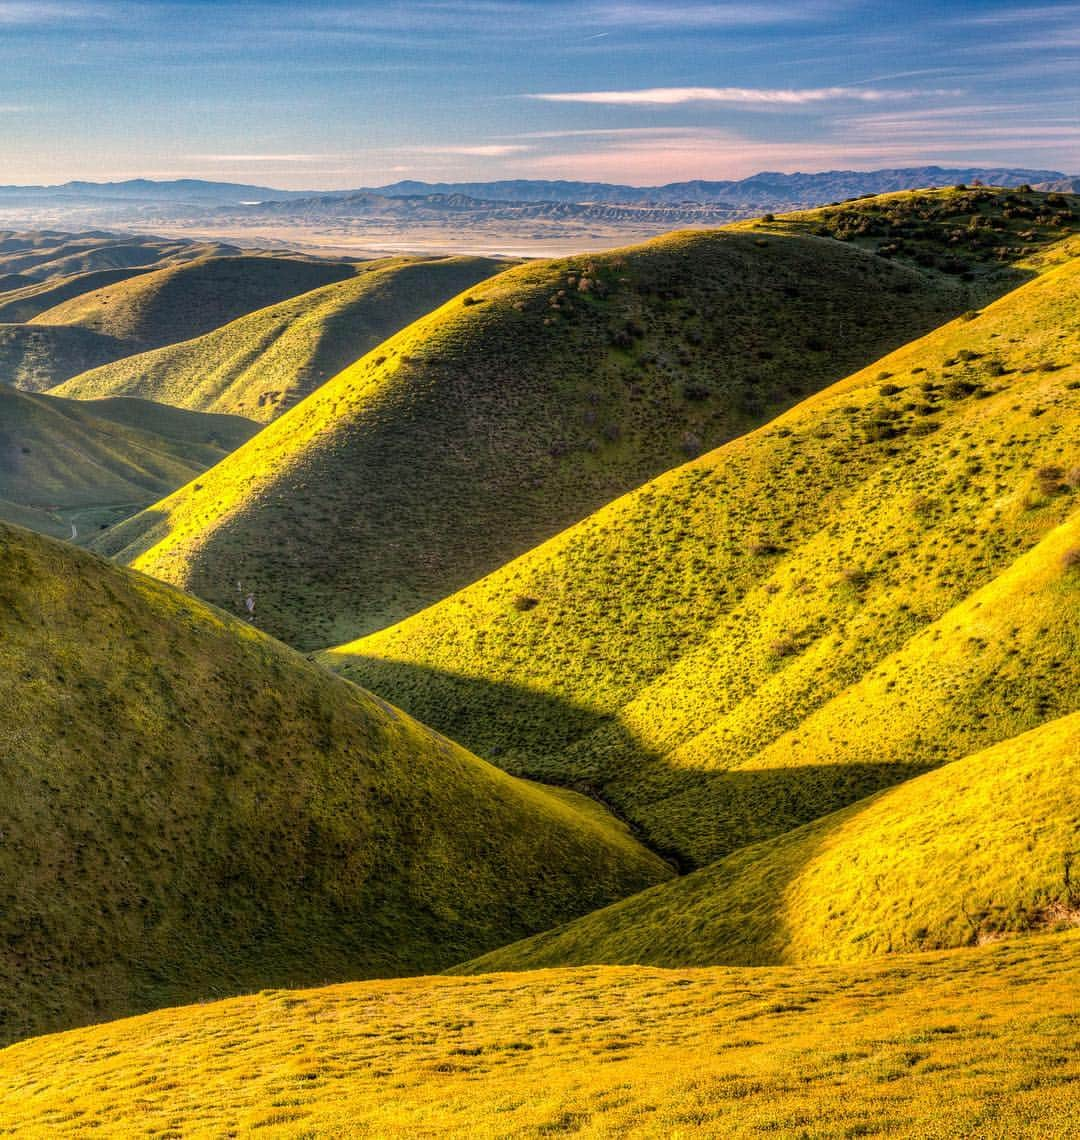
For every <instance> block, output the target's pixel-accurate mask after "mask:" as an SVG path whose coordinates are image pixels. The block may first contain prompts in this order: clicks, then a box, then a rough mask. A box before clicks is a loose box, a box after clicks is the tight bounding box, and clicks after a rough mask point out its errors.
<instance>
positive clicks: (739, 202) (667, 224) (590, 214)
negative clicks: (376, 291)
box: [0, 166, 1080, 256]
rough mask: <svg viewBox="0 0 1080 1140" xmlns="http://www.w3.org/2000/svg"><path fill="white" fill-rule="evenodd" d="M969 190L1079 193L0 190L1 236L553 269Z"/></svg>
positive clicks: (529, 184) (934, 169)
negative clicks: (54, 234)
mask: <svg viewBox="0 0 1080 1140" xmlns="http://www.w3.org/2000/svg"><path fill="white" fill-rule="evenodd" d="M972 183H982V184H984V185H988V186H1010V187H1016V186H1022V185H1025V184H1029V185H1032V186H1036V187H1039V188H1044V189H1054V190H1058V191H1061V192H1065V193H1070V192H1075V191H1076V188H1077V187H1078V186H1080V178H1076V177H1072V176H1069V175H1066V174H1062V173H1061V172H1060V171H1056V170H1027V169H1023V168H1013V167H998V168H989V167H941V166H920V167H907V168H902V169H888V170H873V171H856V170H834V171H825V172H822V173H817V174H799V173H797V174H782V173H779V172H776V171H764V172H762V173H759V174H754V175H752V176H751V177H749V178H743V179H741V180H739V181H737V182H709V181H703V180H700V179H698V180H694V181H690V182H672V183H668V184H667V185H664V186H626V185H619V184H614V183H608V182H566V181H544V180H534V179H514V180H504V181H495V182H416V181H404V182H394V183H391V184H389V185H387V186H377V187H361V188H359V189H355V190H328V191H316V190H276V189H272V188H270V187H266V186H251V185H244V184H235V183H231V182H204V181H200V180H198V179H179V180H175V181H170V182H155V181H152V180H150V179H144V178H140V179H132V180H130V181H127V182H66V183H64V184H63V185H60V186H0V225H5V226H11V227H13V228H17V229H42V230H67V231H76V230H78V231H84V230H87V229H93V228H97V227H105V228H108V229H109V230H111V231H114V232H115V231H118V230H123V229H127V230H139V231H143V232H146V231H154V232H173V233H181V234H199V235H205V234H208V233H212V234H214V235H215V236H217V237H228V238H230V239H231V240H235V241H241V242H247V243H250V242H254V243H259V242H263V243H265V242H267V241H269V242H271V243H275V244H278V245H289V244H293V243H301V244H303V245H305V246H314V247H319V248H324V247H325V248H329V247H339V248H340V247H344V248H348V249H350V250H357V251H358V252H360V251H364V252H367V253H376V254H378V253H382V252H386V251H391V250H401V251H411V252H429V253H447V252H451V253H454V252H457V253H482V254H488V255H490V254H494V253H510V254H512V255H514V256H536V255H539V256H553V255H556V254H560V253H571V252H581V251H584V250H590V249H592V250H595V249H608V248H611V247H613V246H618V245H623V244H627V243H628V242H634V241H643V240H645V239H647V238H649V237H653V236H657V235H659V234H662V233H667V232H670V231H671V230H676V229H686V228H697V229H703V228H710V227H715V226H722V225H725V224H728V223H730V222H734V221H738V220H740V219H743V218H752V217H757V216H759V215H761V214H766V213H777V214H781V213H787V212H789V211H792V210H804V209H813V208H815V207H817V206H823V205H828V204H830V203H836V202H841V201H844V200H847V199H852V198H859V197H864V196H869V195H873V194H881V193H888V192H891V191H901V190H912V189H921V188H928V187H942V186H955V185H958V184H968V185H970V184H972Z"/></svg>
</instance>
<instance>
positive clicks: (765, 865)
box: [465, 584, 1080, 973]
mask: <svg viewBox="0 0 1080 1140" xmlns="http://www.w3.org/2000/svg"><path fill="white" fill-rule="evenodd" d="M1078 585H1080V584H1078ZM1076 612H1077V611H1076V607H1075V600H1074V604H1073V610H1072V617H1073V622H1074V624H1075V617H1076ZM1074 648H1075V647H1074ZM1078 779H1080V713H1074V714H1072V715H1071V716H1068V717H1065V718H1064V719H1062V720H1056V721H1050V722H1049V723H1047V724H1044V725H1042V726H1041V727H1039V728H1036V729H1033V730H1032V731H1031V732H1028V733H1025V734H1023V735H1021V736H1018V737H1015V738H1013V739H1010V740H1006V741H1003V742H1002V743H1000V744H996V745H994V746H993V747H992V748H989V749H987V750H985V751H983V752H979V753H976V754H975V755H973V756H968V757H967V758H965V759H962V760H957V761H955V762H953V763H951V764H946V765H945V767H943V768H940V769H938V770H937V771H934V772H928V773H927V774H925V775H923V776H919V777H917V778H916V779H913V780H909V781H908V782H907V783H904V784H901V785H899V787H896V788H890V789H889V790H887V791H884V792H880V793H879V794H878V795H876V796H874V797H873V798H872V799H870V800H867V801H860V802H859V803H856V804H853V805H852V806H851V807H848V808H845V809H843V810H842V811H839V812H835V813H834V814H832V815H828V816H826V817H824V818H823V819H820V820H817V821H815V822H814V823H811V824H807V825H806V826H804V827H800V828H798V829H796V830H795V831H790V832H788V833H787V834H785V835H781V836H779V837H778V838H776V839H770V840H766V841H765V842H763V843H759V844H755V845H752V846H750V847H744V848H742V849H741V850H739V851H737V852H735V853H734V854H733V855H729V856H728V857H727V858H726V859H721V860H720V861H719V862H717V863H713V864H711V865H710V866H708V867H706V868H705V869H704V870H701V871H697V872H695V873H694V874H692V875H688V876H686V877H685V878H681V879H678V880H677V881H675V882H674V883H670V884H665V885H664V886H660V887H655V888H653V889H652V890H650V891H643V892H642V893H641V894H639V895H634V896H633V897H632V898H629V899H626V900H624V901H623V902H620V903H616V904H614V905H613V906H610V907H607V908H605V909H604V910H601V911H596V912H594V913H593V914H590V915H586V916H585V917H584V918H581V919H578V920H577V921H575V922H572V923H569V924H568V925H566V926H563V927H560V928H559V929H557V930H554V931H551V932H548V933H545V934H540V935H537V936H535V937H533V938H531V939H529V940H527V941H525V942H521V943H518V944H517V945H516V946H509V947H505V948H503V949H500V950H496V951H494V952H493V953H491V954H487V955H485V956H484V957H482V958H479V959H477V960H476V961H475V962H471V963H469V964H468V966H467V967H465V969H466V970H467V972H469V973H487V972H489V971H493V970H521V969H537V968H541V967H548V966H570V965H586V964H592V963H605V964H612V965H639V964H641V965H645V964H647V965H658V966H678V967H685V966H704V965H718V964H719V965H753V966H763V965H778V964H793V963H801V962H822V961H843V960H850V959H854V958H866V957H873V956H876V955H879V954H884V953H894V952H903V951H912V950H926V949H945V948H950V947H958V946H969V945H974V944H979V943H983V942H986V941H991V940H993V939H996V938H1000V937H1003V936H1004V935H1005V934H1006V933H1010V932H1029V931H1032V930H1035V931H1038V930H1045V929H1047V928H1051V929H1052V928H1055V927H1060V928H1066V927H1069V926H1077V925H1080V875H1076V877H1075V878H1074V874H1075V866H1074V863H1075V860H1076V858H1077V851H1076V848H1077V841H1078V840H1080V797H1078V796H1077V795H1076V787H1077V781H1078Z"/></svg>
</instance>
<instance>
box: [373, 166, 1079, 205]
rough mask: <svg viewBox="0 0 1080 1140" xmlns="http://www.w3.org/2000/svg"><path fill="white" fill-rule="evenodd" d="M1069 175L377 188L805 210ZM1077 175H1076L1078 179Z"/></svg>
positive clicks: (857, 175) (1003, 172) (847, 175)
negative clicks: (870, 197)
mask: <svg viewBox="0 0 1080 1140" xmlns="http://www.w3.org/2000/svg"><path fill="white" fill-rule="evenodd" d="M1062 180H1066V181H1069V178H1068V176H1067V175H1063V174H1061V173H1059V172H1058V171H1054V170H1024V169H1021V168H1014V167H995V168H985V167H974V166H973V167H941V166H918V167H905V168H898V169H890V170H871V171H860V170H830V171H824V172H822V173H819V174H798V173H797V174H781V173H779V172H777V171H769V170H766V171H762V172H761V173H759V174H752V175H751V176H750V177H749V178H743V179H741V180H739V181H737V182H706V181H703V180H701V179H695V180H693V181H691V182H670V183H668V184H667V185H664V186H620V185H616V184H612V183H608V182H561V181H555V182H549V181H539V180H531V179H516V180H512V181H502V182H410V181H406V182H394V183H392V184H391V185H389V186H380V187H378V189H376V190H375V191H374V192H375V193H377V194H383V195H386V196H390V197H402V196H408V197H414V196H425V195H429V194H467V195H469V196H470V197H474V198H488V199H498V200H501V201H514V202H541V201H544V202H574V203H578V204H592V203H599V202H607V203H618V204H621V205H630V204H635V205H641V204H648V205H658V206H659V205H682V204H684V203H687V202H699V203H708V204H712V205H728V206H748V205H755V206H757V205H761V204H763V203H764V204H767V205H771V206H776V207H787V208H789V209H798V208H800V207H803V206H807V207H809V206H819V205H823V204H825V203H826V202H829V201H832V200H834V199H841V198H851V197H855V196H856V195H859V194H885V193H888V192H890V191H893V190H915V189H921V188H924V187H928V186H950V185H955V184H956V183H959V182H965V183H967V182H975V181H979V182H984V183H986V184H987V185H989V186H1020V185H1023V184H1024V183H1030V184H1031V185H1035V184H1036V183H1042V182H1051V181H1062ZM1071 181H1073V182H1077V181H1078V180H1077V179H1072V180H1071Z"/></svg>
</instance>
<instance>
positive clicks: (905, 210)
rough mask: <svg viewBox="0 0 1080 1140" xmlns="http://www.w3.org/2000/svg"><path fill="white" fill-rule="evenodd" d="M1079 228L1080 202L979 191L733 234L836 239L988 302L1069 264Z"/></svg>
mask: <svg viewBox="0 0 1080 1140" xmlns="http://www.w3.org/2000/svg"><path fill="white" fill-rule="evenodd" d="M1078 222H1080V196H1077V195H1066V194H1056V193H1040V192H1038V191H1032V190H1019V189H1012V190H1010V189H1003V188H1000V187H990V186H982V187H974V186H973V187H967V188H963V189H960V188H953V189H948V190H934V191H920V192H918V193H915V194H912V193H910V192H907V191H904V192H901V193H894V194H881V195H878V196H876V197H870V198H857V199H852V200H850V201H847V202H841V203H837V204H835V205H833V206H827V207H825V208H823V209H819V210H803V211H798V212H796V213H792V214H784V215H781V216H780V217H771V216H769V215H766V217H765V218H763V219H759V220H756V221H753V222H740V223H737V224H736V225H734V226H733V227H732V228H733V229H747V230H754V231H766V232H769V233H781V234H814V235H816V236H818V237H829V238H835V239H836V240H838V241H843V242H847V243H849V244H851V245H853V246H855V247H857V248H859V249H865V250H868V251H871V252H873V253H875V254H877V255H878V256H879V257H884V258H888V259H889V260H895V261H899V262H901V263H903V264H907V265H914V266H917V267H918V268H920V269H922V270H923V271H925V272H935V271H936V272H938V273H943V274H945V275H946V276H949V277H954V278H956V279H958V280H960V281H963V282H966V283H967V284H968V286H969V288H970V290H971V295H972V300H973V301H974V302H976V303H979V304H985V303H986V302H987V301H991V300H993V299H994V298H995V297H1000V296H1001V294H1002V292H1003V291H1004V289H1003V287H1002V286H1003V283H1005V282H1011V283H1012V284H1014V285H1015V284H1020V283H1021V282H1022V281H1023V280H1024V279H1025V276H1026V274H1027V273H1028V272H1029V271H1030V270H1031V269H1033V268H1046V267H1047V266H1048V265H1050V264H1056V263H1060V262H1061V261H1062V260H1064V259H1065V256H1066V247H1063V246H1062V245H1061V244H1060V242H1061V239H1062V238H1065V237H1067V236H1069V235H1070V234H1075V233H1076V230H1077V225H1078ZM1076 252H1077V250H1076V249H1075V247H1074V248H1073V249H1072V255H1073V256H1075V254H1076Z"/></svg>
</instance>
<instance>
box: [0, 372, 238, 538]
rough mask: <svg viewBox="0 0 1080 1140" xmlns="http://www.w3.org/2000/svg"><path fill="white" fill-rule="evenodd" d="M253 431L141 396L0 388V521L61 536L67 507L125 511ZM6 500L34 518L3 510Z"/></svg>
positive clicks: (66, 532)
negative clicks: (68, 395)
mask: <svg viewBox="0 0 1080 1140" xmlns="http://www.w3.org/2000/svg"><path fill="white" fill-rule="evenodd" d="M256 430H257V425H256V424H254V423H252V422H251V421H250V420H245V419H242V418H240V417H239V416H220V415H206V414H203V413H199V412H188V411H185V410H181V409H177V408H167V407H164V406H162V405H159V404H153V403H150V402H149V401H147V400H129V399H115V400H97V401H91V402H80V401H75V400H63V399H58V398H57V397H55V396H51V395H47V394H36V395H34V394H31V393H28V392H19V391H16V390H15V389H12V388H8V387H6V386H4V385H0V500H5V501H6V503H5V505H0V518H6V519H8V521H11V522H17V523H29V522H30V521H31V519H33V522H34V523H35V524H36V525H35V526H34V529H36V530H43V531H45V532H46V533H55V534H59V535H63V536H65V537H66V536H68V535H69V534H70V529H69V523H68V521H67V514H69V513H70V512H73V511H74V512H76V513H78V514H79V515H80V516H81V515H82V514H84V513H85V512H86V511H87V509H88V508H105V507H109V508H115V510H122V509H123V508H124V507H126V508H127V509H126V510H123V511H122V514H121V516H120V517H123V514H131V513H132V512H133V511H134V510H137V509H138V508H139V507H140V506H143V505H145V504H146V503H147V502H150V501H153V499H154V498H155V497H156V496H158V495H160V494H161V493H162V492H163V491H167V490H169V489H170V488H173V487H176V486H179V485H180V484H182V483H186V482H187V481H188V480H190V479H192V478H193V477H194V476H196V475H198V474H199V473H200V472H201V471H205V470H206V469H207V468H208V467H210V466H212V465H213V464H215V463H217V462H218V461H219V460H220V459H222V458H223V457H224V456H226V455H227V454H228V453H229V452H230V451H232V450H233V449H234V448H236V447H238V446H239V445H240V444H242V443H243V442H244V441H245V440H248V439H250V438H251V436H252V435H254V433H255V432H256ZM8 504H17V505H19V506H21V507H22V508H23V509H24V510H29V511H31V512H33V515H29V514H19V513H12V512H9V511H8V510H6V509H5V507H6V505H8ZM58 512H59V513H58ZM91 513H92V512H91ZM111 513H112V515H113V516H115V511H113V512H111ZM61 514H63V516H64V517H61ZM105 517H110V515H109V514H106V516H105Z"/></svg>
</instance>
